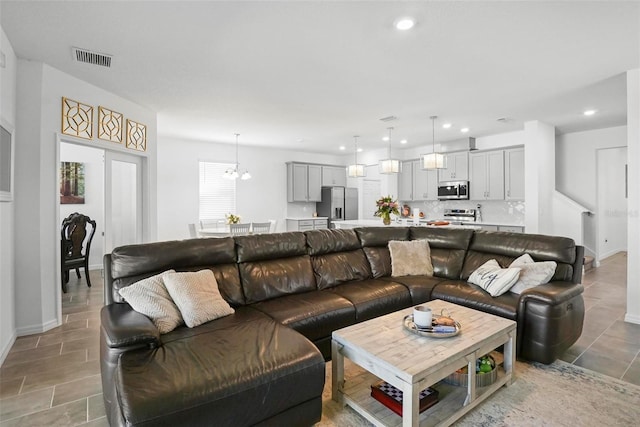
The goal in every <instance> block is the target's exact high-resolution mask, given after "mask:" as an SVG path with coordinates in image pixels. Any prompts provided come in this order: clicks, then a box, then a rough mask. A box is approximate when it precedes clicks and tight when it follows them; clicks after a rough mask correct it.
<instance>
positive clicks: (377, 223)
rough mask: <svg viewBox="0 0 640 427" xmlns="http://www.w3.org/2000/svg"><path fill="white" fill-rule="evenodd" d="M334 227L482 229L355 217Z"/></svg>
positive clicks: (337, 222) (466, 225)
mask: <svg viewBox="0 0 640 427" xmlns="http://www.w3.org/2000/svg"><path fill="white" fill-rule="evenodd" d="M331 224H332V225H333V227H334V228H346V229H349V228H358V227H407V226H415V227H441V228H466V229H470V230H480V228H481V227H479V226H476V225H470V224H465V225H453V224H449V225H427V223H426V221H425V220H422V221H420V222H419V223H418V224H416V223H414V221H413V219H409V220H406V219H401V220H399V221H391V224H389V225H387V226H385V225H384V224H383V223H382V220H381V219H354V220H347V221H331Z"/></svg>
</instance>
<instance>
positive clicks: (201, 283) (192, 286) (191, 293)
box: [164, 270, 234, 328]
mask: <svg viewBox="0 0 640 427" xmlns="http://www.w3.org/2000/svg"><path fill="white" fill-rule="evenodd" d="M164 281H165V286H166V287H167V291H169V294H170V295H171V298H172V299H173V301H174V302H175V303H176V305H177V306H178V308H179V309H180V314H182V318H183V319H184V323H185V324H186V325H187V326H188V327H190V328H193V327H196V326H198V325H201V324H203V323H205V322H209V321H211V320H215V319H218V318H220V317H224V316H228V315H230V314H233V311H234V310H233V308H231V306H230V305H229V303H228V302H226V301H225V300H224V299H223V298H222V296H221V295H220V291H219V290H218V283H217V282H216V278H215V276H214V275H213V273H212V272H211V270H201V271H195V272H183V273H175V272H172V273H167V274H166V275H165V276H164Z"/></svg>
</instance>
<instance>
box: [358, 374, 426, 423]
mask: <svg viewBox="0 0 640 427" xmlns="http://www.w3.org/2000/svg"><path fill="white" fill-rule="evenodd" d="M371 397H373V398H374V399H376V400H377V401H379V402H380V403H382V404H383V405H384V406H386V407H387V408H389V409H391V410H392V411H393V412H395V413H396V414H398V415H400V416H402V391H401V390H398V389H397V388H395V387H394V386H392V385H391V384H389V383H387V382H386V381H380V382H377V383H375V384H373V385H372V386H371ZM419 401H420V404H419V407H420V412H424V411H426V410H427V409H429V408H430V407H432V406H433V405H435V404H436V403H438V390H436V389H434V388H431V387H428V388H425V389H424V390H422V391H421V392H420V398H419Z"/></svg>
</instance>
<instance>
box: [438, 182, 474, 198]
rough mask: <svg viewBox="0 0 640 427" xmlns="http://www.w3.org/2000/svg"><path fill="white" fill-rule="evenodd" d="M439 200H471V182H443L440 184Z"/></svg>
mask: <svg viewBox="0 0 640 427" xmlns="http://www.w3.org/2000/svg"><path fill="white" fill-rule="evenodd" d="M438 200H469V181H454V182H443V183H441V184H439V185H438Z"/></svg>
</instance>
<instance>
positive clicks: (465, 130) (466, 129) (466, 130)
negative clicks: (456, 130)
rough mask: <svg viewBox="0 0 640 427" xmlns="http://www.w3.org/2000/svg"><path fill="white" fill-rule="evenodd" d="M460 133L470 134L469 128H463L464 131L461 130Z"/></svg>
mask: <svg viewBox="0 0 640 427" xmlns="http://www.w3.org/2000/svg"><path fill="white" fill-rule="evenodd" d="M460 132H462V133H467V132H469V128H462V129H460Z"/></svg>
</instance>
